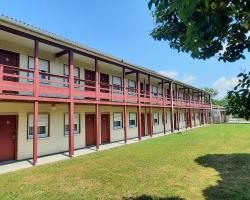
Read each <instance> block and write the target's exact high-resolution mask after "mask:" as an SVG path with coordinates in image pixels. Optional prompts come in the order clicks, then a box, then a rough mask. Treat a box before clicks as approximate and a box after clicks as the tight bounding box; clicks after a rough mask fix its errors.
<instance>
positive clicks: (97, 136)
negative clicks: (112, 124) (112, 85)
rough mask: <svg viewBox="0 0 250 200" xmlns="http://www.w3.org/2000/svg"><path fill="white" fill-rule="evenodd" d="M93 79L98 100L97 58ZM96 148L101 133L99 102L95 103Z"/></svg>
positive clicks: (98, 73)
mask: <svg viewBox="0 0 250 200" xmlns="http://www.w3.org/2000/svg"><path fill="white" fill-rule="evenodd" d="M95 80H96V100H97V102H99V93H100V85H99V82H100V69H99V65H98V60H97V59H95ZM95 116H96V120H95V121H96V150H99V145H100V138H101V137H100V135H101V133H100V132H101V129H100V118H101V116H100V105H99V103H97V104H96V114H95Z"/></svg>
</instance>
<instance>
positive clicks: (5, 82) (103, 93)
mask: <svg viewBox="0 0 250 200" xmlns="http://www.w3.org/2000/svg"><path fill="white" fill-rule="evenodd" d="M33 77H34V70H31V69H22V68H18V67H13V66H6V65H0V95H19V96H20V95H23V96H33V95H34V78H33ZM97 86H98V87H97ZM97 88H99V91H97ZM97 92H99V93H98V98H99V100H100V101H111V102H112V101H113V102H127V103H139V99H140V103H142V104H149V105H159V106H160V105H165V106H171V98H170V97H169V95H162V94H158V93H157V94H155V93H153V92H152V93H151V94H150V92H149V91H145V90H140V92H139V95H140V97H139V95H138V89H136V88H131V87H124V86H120V85H114V84H106V83H98V85H97V84H96V81H91V80H84V79H79V78H75V80H74V97H75V98H76V99H88V100H91V99H93V100H96V97H97V96H96V94H97ZM39 96H43V97H44V96H45V97H54V98H63V99H65V98H66V99H67V98H69V77H68V76H62V75H56V74H50V73H47V72H39ZM173 105H174V106H176V107H184V108H185V107H193V108H207V109H209V108H210V106H211V105H210V103H206V102H201V101H196V100H189V99H184V98H178V99H176V98H174V99H173Z"/></svg>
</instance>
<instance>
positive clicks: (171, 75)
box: [159, 71, 197, 83]
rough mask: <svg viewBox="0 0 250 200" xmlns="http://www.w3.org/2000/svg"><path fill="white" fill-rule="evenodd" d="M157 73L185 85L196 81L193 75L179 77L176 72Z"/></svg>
mask: <svg viewBox="0 0 250 200" xmlns="http://www.w3.org/2000/svg"><path fill="white" fill-rule="evenodd" d="M159 73H160V74H162V75H164V76H167V77H169V78H172V79H177V80H180V81H182V82H185V83H190V82H192V81H194V80H196V79H197V77H196V76H193V75H187V74H183V75H179V73H178V72H177V71H159Z"/></svg>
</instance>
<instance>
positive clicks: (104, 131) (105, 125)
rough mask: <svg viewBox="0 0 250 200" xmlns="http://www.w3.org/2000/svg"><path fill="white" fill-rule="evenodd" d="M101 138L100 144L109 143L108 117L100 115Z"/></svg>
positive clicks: (107, 115)
mask: <svg viewBox="0 0 250 200" xmlns="http://www.w3.org/2000/svg"><path fill="white" fill-rule="evenodd" d="M101 119H102V123H101V138H102V143H107V142H110V115H109V114H102V116H101Z"/></svg>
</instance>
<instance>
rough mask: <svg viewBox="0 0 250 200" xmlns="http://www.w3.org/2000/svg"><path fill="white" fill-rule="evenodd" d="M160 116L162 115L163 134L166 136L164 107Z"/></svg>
mask: <svg viewBox="0 0 250 200" xmlns="http://www.w3.org/2000/svg"><path fill="white" fill-rule="evenodd" d="M162 114H163V130H164V134H166V112H165V107H163V108H162Z"/></svg>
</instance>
